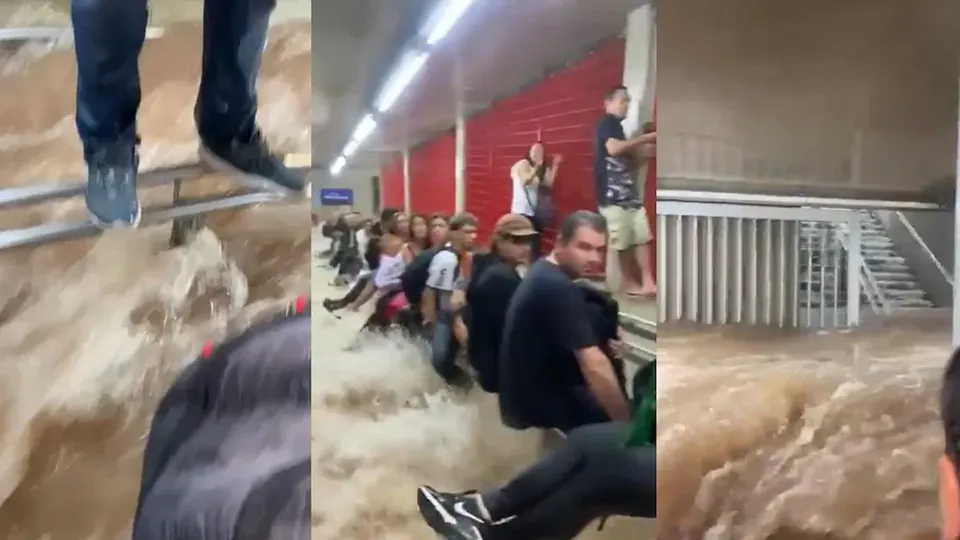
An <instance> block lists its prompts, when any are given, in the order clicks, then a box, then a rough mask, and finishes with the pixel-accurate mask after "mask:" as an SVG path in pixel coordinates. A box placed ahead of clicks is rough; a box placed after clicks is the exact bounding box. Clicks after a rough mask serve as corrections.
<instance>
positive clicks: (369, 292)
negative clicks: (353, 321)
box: [347, 279, 377, 311]
mask: <svg viewBox="0 0 960 540" xmlns="http://www.w3.org/2000/svg"><path fill="white" fill-rule="evenodd" d="M376 292H377V287H376V285H374V284H373V280H372V279H371V280H370V281H368V282H367V286H366V287H364V288H363V290H362V291H360V296H358V297H357V299H356V300H354V301H353V302H350V305H349V306H347V309H348V310H350V311H357V310H359V309H360V308H362V307H363V305H364V304H366V303H367V302H369V301H370V299H371V298H373V295H374V294H376Z"/></svg>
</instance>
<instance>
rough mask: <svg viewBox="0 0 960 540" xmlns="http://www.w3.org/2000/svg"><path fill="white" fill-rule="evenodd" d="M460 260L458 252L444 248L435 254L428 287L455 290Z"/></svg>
mask: <svg viewBox="0 0 960 540" xmlns="http://www.w3.org/2000/svg"><path fill="white" fill-rule="evenodd" d="M459 265H460V260H459V259H458V258H457V254H456V253H454V252H452V251H450V250H446V249H445V250H443V251H440V252H438V253H437V254H436V255H434V256H433V260H431V261H430V270H428V274H427V287H430V288H431V289H436V290H438V291H444V292H453V289H454V286H455V284H456V282H457V267H458V266H459Z"/></svg>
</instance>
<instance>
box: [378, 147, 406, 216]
mask: <svg viewBox="0 0 960 540" xmlns="http://www.w3.org/2000/svg"><path fill="white" fill-rule="evenodd" d="M380 186H381V188H380V189H381V190H382V193H383V207H384V208H401V209H402V208H403V204H404V201H403V158H401V157H399V156H398V157H397V158H396V159H394V160H393V161H391V162H390V163H387V164H386V165H384V166H383V168H382V169H381V170H380Z"/></svg>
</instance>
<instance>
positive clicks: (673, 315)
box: [657, 197, 870, 328]
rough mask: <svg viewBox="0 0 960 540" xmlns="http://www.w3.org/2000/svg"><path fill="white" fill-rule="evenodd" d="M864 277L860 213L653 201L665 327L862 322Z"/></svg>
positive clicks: (660, 317)
mask: <svg viewBox="0 0 960 540" xmlns="http://www.w3.org/2000/svg"><path fill="white" fill-rule="evenodd" d="M863 272H864V270H863V260H862V255H861V233H860V222H859V218H858V214H857V212H856V211H855V210H847V209H833V208H798V207H784V206H761V205H748V204H727V203H709V202H706V203H705V202H685V201H670V200H661V199H660V198H659V197H658V199H657V276H658V280H659V282H660V290H659V296H658V298H657V314H658V321H659V322H660V323H668V322H677V321H691V322H696V323H702V324H720V325H723V324H747V325H763V326H774V327H783V328H789V327H820V328H827V327H844V326H856V325H858V324H859V322H860V307H861V303H862V302H863V294H862V293H863V289H864V288H863V287H861V285H862V281H863V280H865V277H864V273H863ZM867 302H868V305H869V302H870V301H869V295H868V297H867Z"/></svg>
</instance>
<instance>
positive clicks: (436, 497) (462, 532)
mask: <svg viewBox="0 0 960 540" xmlns="http://www.w3.org/2000/svg"><path fill="white" fill-rule="evenodd" d="M417 506H418V507H419V508H420V515H421V516H423V520H424V521H426V522H427V525H429V526H430V528H431V529H433V530H434V531H436V533H437V534H439V535H440V536H441V537H442V538H444V539H446V540H484V539H485V536H484V532H485V531H486V530H487V528H488V527H489V526H490V524H489V523H488V522H487V520H485V519H483V512H482V511H481V509H480V505H479V501H478V500H477V495H476V494H475V493H473V492H468V493H443V492H440V491H437V490H435V489H433V488H432V487H430V486H421V487H420V488H419V489H418V490H417Z"/></svg>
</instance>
